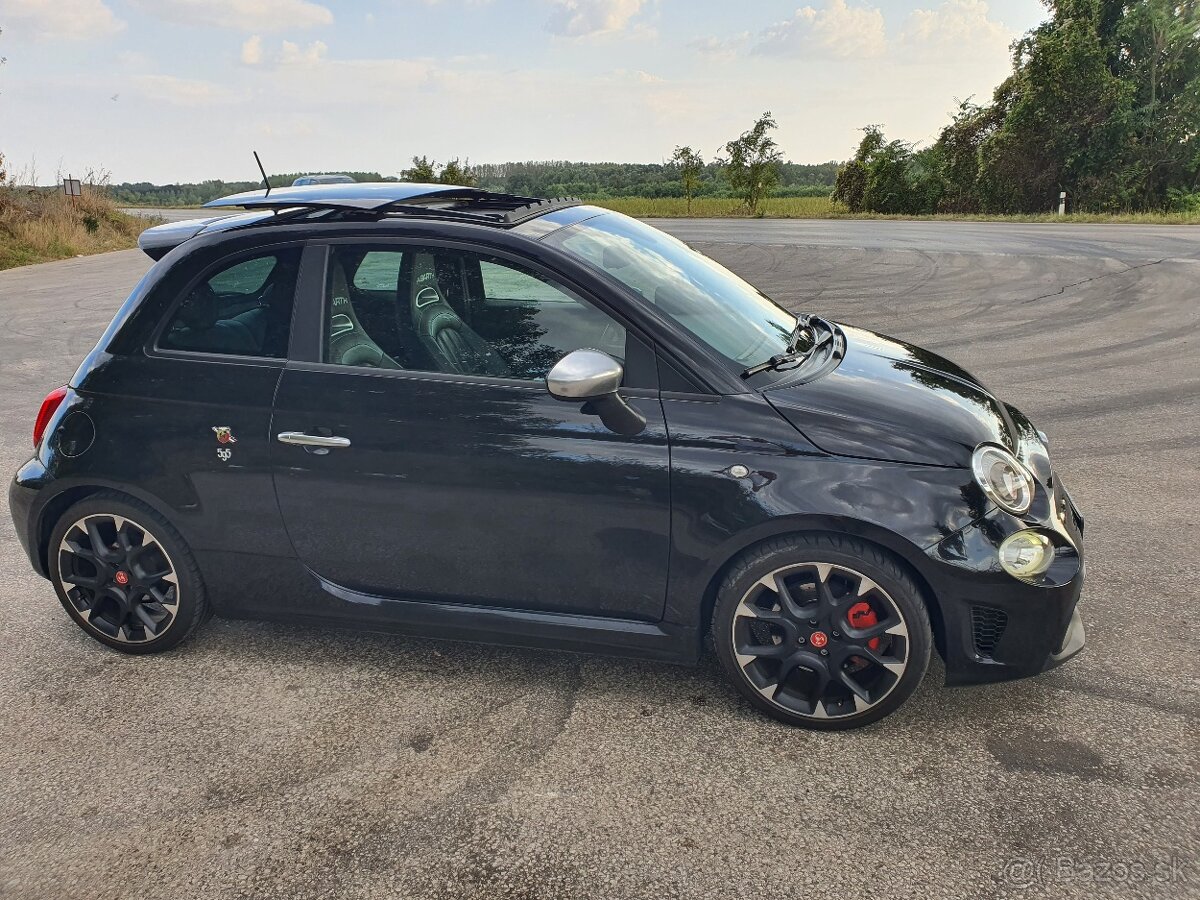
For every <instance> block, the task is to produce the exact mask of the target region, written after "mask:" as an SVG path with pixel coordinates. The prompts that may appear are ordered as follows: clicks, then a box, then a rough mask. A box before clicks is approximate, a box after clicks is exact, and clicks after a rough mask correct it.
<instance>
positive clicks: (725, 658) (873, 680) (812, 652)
mask: <svg viewBox="0 0 1200 900" xmlns="http://www.w3.org/2000/svg"><path fill="white" fill-rule="evenodd" d="M712 636H713V643H714V645H715V647H716V651H717V656H718V658H719V659H720V661H721V666H722V668H724V669H725V672H726V674H728V676H729V677H730V679H731V680H732V681H733V683H734V685H735V686H736V687H737V689H738V691H739V692H740V693H741V694H742V695H743V696H744V697H745V698H746V699H747V700H749V701H750V702H751V703H752V704H753V705H754V706H756V707H757V708H758V709H760V710H762V711H763V712H765V713H767V715H769V716H771V717H773V718H775V719H778V720H779V721H781V722H785V723H787V724H788V725H796V726H800V727H803V728H812V729H818V730H826V731H830V730H842V729H848V728H859V727H862V726H864V725H869V724H871V723H872V722H877V721H879V720H880V719H882V718H883V717H884V716H887V715H889V714H890V713H892V712H894V711H895V710H896V709H898V708H899V707H900V706H901V704H903V703H904V701H906V700H907V699H908V698H909V697H910V696H912V694H913V692H914V691H915V690H916V689H917V686H918V685H920V683H921V679H922V678H924V676H925V672H926V670H927V669H928V667H929V655H930V648H931V647H932V645H933V633H932V630H931V628H930V625H929V611H928V609H927V608H926V606H925V601H924V599H923V598H922V595H921V590H920V588H918V587H917V585H916V584H915V583H914V582H913V580H912V578H911V577H910V576H909V575H908V573H907V572H906V571H905V570H904V568H903V567H902V566H901V565H900V564H899V563H898V562H897V561H896V560H895V559H894V558H893V557H892V556H891V555H890V554H888V553H886V552H884V551H883V550H880V549H879V548H877V547H875V546H873V545H870V544H867V543H864V542H862V541H859V540H856V539H854V538H849V537H843V536H840V535H832V534H801V535H791V536H787V537H780V538H773V539H771V540H768V541H765V542H764V543H762V544H759V545H758V546H756V547H753V548H751V549H750V550H748V551H747V552H746V554H745V555H744V556H743V557H742V558H741V559H739V560H738V561H737V562H736V563H735V565H734V567H733V569H732V570H731V571H730V572H729V574H728V575H727V576H726V578H725V580H724V581H723V582H722V584H721V587H720V590H719V592H718V594H717V601H716V604H715V606H714V608H713V618H712Z"/></svg>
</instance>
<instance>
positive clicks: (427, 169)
mask: <svg viewBox="0 0 1200 900" xmlns="http://www.w3.org/2000/svg"><path fill="white" fill-rule="evenodd" d="M435 165H437V163H435V162H432V161H431V160H430V159H429V158H428V157H425V156H414V157H413V158H412V168H411V169H405V170H404V171H403V172H401V173H400V179H401V180H402V181H412V182H416V183H417V184H434V183H436V182H437V175H435V174H434V171H433V167H434V166H435Z"/></svg>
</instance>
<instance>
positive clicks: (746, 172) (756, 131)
mask: <svg viewBox="0 0 1200 900" xmlns="http://www.w3.org/2000/svg"><path fill="white" fill-rule="evenodd" d="M777 127H778V126H777V125H776V124H775V119H774V118H772V116H771V113H770V112H769V111H768V112H765V113H763V114H762V115H761V116H759V117H758V121H757V122H755V123H754V127H753V128H751V129H750V130H749V131H747V132H744V133H743V134H742V136H741V137H739V138H737V139H736V140H732V141H729V143H727V144H726V145H725V154H726V155H725V157H724V158H722V157H718V158H717V162H718V164H720V166H721V167H722V169H723V170H724V173H725V178H726V179H727V180H728V181H729V186H730V187H731V188H732V189H733V194H734V196H735V197H738V198H739V199H740V200H741V201H742V202H743V203H744V204H745V205H746V211H747V212H748V213H750V214H751V215H755V214H756V213H757V212H758V207H759V204H760V203H761V202H762V200H763V198H764V197H766V196H767V195H769V194H770V193H771V191H772V189H773V188H774V187H775V185H777V184H778V183H779V163H780V160H782V159H783V153H781V152H780V150H779V147H778V145H776V143H775V141H774V139H773V138H772V137H771V136H770V134H768V132H770V131H773V130H774V129H775V128H777Z"/></svg>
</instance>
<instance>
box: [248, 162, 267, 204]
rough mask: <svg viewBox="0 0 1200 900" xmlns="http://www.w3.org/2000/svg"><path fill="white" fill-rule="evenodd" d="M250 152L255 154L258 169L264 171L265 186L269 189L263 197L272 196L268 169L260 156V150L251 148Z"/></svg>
mask: <svg viewBox="0 0 1200 900" xmlns="http://www.w3.org/2000/svg"><path fill="white" fill-rule="evenodd" d="M250 152H251V153H253V154H254V161H255V162H256V163H258V171H260V172H262V177H263V186H264V187H266V189H267V192H266V193H265V194H263V198H264V199H266V198H267V197H270V196H271V182H270V181H268V180H267V170H266V169H264V168H263V164H262V160H261V159H259V158H258V151H257V150H251V151H250Z"/></svg>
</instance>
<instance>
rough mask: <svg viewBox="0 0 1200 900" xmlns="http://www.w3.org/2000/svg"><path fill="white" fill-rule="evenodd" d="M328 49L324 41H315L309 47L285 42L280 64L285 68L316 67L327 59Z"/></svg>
mask: <svg viewBox="0 0 1200 900" xmlns="http://www.w3.org/2000/svg"><path fill="white" fill-rule="evenodd" d="M328 49H329V48H328V47H326V46H325V43H324V42H323V41H313V42H312V43H311V44H309V45H308V46H307V47H301V46H300V45H299V44H293V43H292V42H291V41H284V42H283V46H282V47H281V48H280V50H279V62H280V63H281V64H282V65H285V66H315V65H316V64H317V63H319V62H320V61H321V60H322V59H324V58H325V53H326V51H327V50H328Z"/></svg>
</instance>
